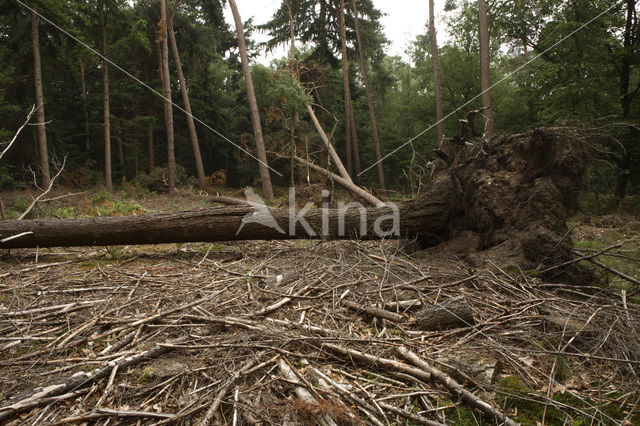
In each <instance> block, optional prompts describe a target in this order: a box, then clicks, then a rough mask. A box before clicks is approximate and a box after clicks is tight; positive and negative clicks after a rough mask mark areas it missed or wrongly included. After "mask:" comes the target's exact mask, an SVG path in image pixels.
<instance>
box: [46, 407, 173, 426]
mask: <svg viewBox="0 0 640 426" xmlns="http://www.w3.org/2000/svg"><path fill="white" fill-rule="evenodd" d="M104 417H120V418H148V419H173V418H174V417H175V415H174V414H167V413H154V412H152V411H135V410H111V409H108V408H100V409H98V410H97V412H95V413H88V414H83V415H79V416H71V417H65V418H64V419H62V420H60V421H58V422H55V423H50V424H49V426H58V425H66V424H69V423H84V422H86V421H88V420H95V419H101V418H104Z"/></svg>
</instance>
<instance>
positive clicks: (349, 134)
mask: <svg viewBox="0 0 640 426" xmlns="http://www.w3.org/2000/svg"><path fill="white" fill-rule="evenodd" d="M344 12H345V11H344V0H340V10H339V11H338V13H340V16H339V20H340V42H341V44H342V82H343V85H344V121H345V141H346V148H347V149H346V155H347V171H348V172H349V175H350V176H353V162H352V158H355V156H356V154H357V152H353V141H352V138H353V134H354V132H353V131H352V129H351V126H352V125H353V122H352V120H351V115H352V110H351V89H350V87H349V60H348V59H347V30H346V24H345V22H344Z"/></svg>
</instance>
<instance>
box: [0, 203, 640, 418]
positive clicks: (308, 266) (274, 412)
mask: <svg viewBox="0 0 640 426" xmlns="http://www.w3.org/2000/svg"><path fill="white" fill-rule="evenodd" d="M56 195H63V192H60V193H59V194H53V195H51V197H55V196H56ZM51 197H50V198H51ZM0 198H2V199H3V200H4V204H5V211H6V212H7V215H8V216H11V215H12V214H13V213H15V211H17V210H19V208H20V206H21V205H22V204H24V200H20V194H19V193H4V194H0ZM209 206H211V203H210V202H208V200H207V196H206V195H204V194H200V193H197V192H188V191H187V192H182V193H180V194H179V195H178V196H177V197H176V198H174V199H172V200H167V198H165V197H163V196H157V195H152V194H139V193H138V194H135V193H122V194H120V195H119V196H117V197H110V196H108V195H105V194H104V193H100V192H96V191H93V192H91V193H82V194H78V195H76V196H73V197H66V198H61V199H58V200H54V201H51V202H49V203H48V204H47V205H46V206H45V207H43V208H42V210H40V211H39V212H38V214H40V215H46V216H49V217H55V216H59V217H63V216H64V217H68V216H75V215H78V214H117V213H119V212H121V213H137V214H139V213H140V212H144V211H147V212H155V211H167V210H187V209H199V208H206V207H209ZM12 209H14V210H15V211H12ZM570 225H571V228H572V235H571V237H572V239H573V241H574V247H575V250H576V253H579V255H581V256H587V255H590V254H598V253H599V252H601V251H603V250H604V249H607V248H609V247H611V246H614V245H618V244H620V245H619V246H618V247H615V248H613V249H610V250H608V251H606V252H605V253H603V254H599V255H598V256H597V257H593V258H592V260H595V261H596V262H600V263H601V265H597V264H593V263H590V261H588V260H585V261H582V262H580V264H584V267H585V268H590V269H591V271H592V272H593V274H592V276H593V277H594V278H593V281H592V282H581V283H575V282H573V283H563V282H553V283H552V282H546V281H543V280H541V279H540V278H539V273H538V271H535V270H533V271H522V270H520V269H518V268H517V267H515V266H513V265H506V264H503V263H502V262H501V259H499V258H494V259H485V262H484V264H482V265H478V264H477V263H473V265H475V266H472V263H470V262H468V261H467V258H466V255H467V254H468V253H467V252H468V248H467V247H464V243H459V244H455V243H451V242H450V243H447V244H444V245H442V246H440V247H435V248H431V249H429V250H425V251H415V250H412V247H413V244H411V242H407V241H402V240H401V241H382V242H375V241H306V240H300V241H271V242H264V241H254V242H232V243H225V244H220V243H214V244H211V243H193V244H159V245H154V246H126V247H106V248H105V247H92V248H54V249H40V250H33V249H29V250H27V249H23V250H11V251H7V250H5V251H4V252H3V253H0V371H1V372H2V374H1V376H0V401H1V402H0V424H1V423H3V422H6V423H7V424H23V423H24V424H26V423H28V424H68V423H78V424H80V423H85V424H86V423H89V424H102V425H106V424H113V423H117V424H164V423H173V424H197V423H198V422H200V421H203V420H204V419H205V418H206V419H213V421H215V422H218V423H219V424H227V423H228V424H234V425H235V424H263V425H271V424H273V425H283V424H288V425H294V424H301V425H302V424H304V425H307V424H327V425H332V424H381V425H390V424H435V423H444V424H460V425H472V424H495V423H496V421H495V419H492V418H491V417H490V416H487V415H486V414H483V413H481V412H480V411H478V410H477V409H472V408H471V407H470V405H469V402H470V401H471V400H472V399H473V398H469V394H467V396H465V397H464V398H461V393H460V392H469V393H470V394H472V396H474V398H475V400H476V401H478V400H482V401H485V402H487V403H489V404H490V405H491V406H493V407H494V408H495V410H497V411H500V412H502V413H504V414H506V415H508V416H509V417H511V418H512V419H514V420H515V421H517V422H520V423H523V424H537V423H539V422H543V423H546V424H566V423H572V424H627V425H633V424H640V391H639V389H640V377H639V376H640V286H638V285H637V282H638V280H640V247H639V245H638V240H637V237H638V235H640V220H639V219H638V218H637V217H632V216H620V215H614V216H606V217H589V216H586V215H581V216H579V217H575V218H573V220H572V222H571V224H570ZM602 265H604V266H605V267H608V268H612V270H613V271H617V272H611V271H610V270H606V269H604V268H603V267H602ZM620 274H624V275H625V276H626V277H627V279H624V278H621V277H620ZM629 279H631V281H630V280H629ZM633 280H635V282H636V283H633V282H632V281H633ZM458 296H464V298H465V300H466V303H467V304H468V307H469V308H470V310H471V311H472V314H473V321H468V322H467V324H466V325H465V326H462V327H458V328H455V329H449V330H440V331H438V330H435V331H426V330H421V329H420V326H419V321H416V318H418V317H419V312H420V310H421V309H423V308H424V307H426V306H430V305H434V304H437V303H439V302H442V301H443V300H447V299H451V298H454V297H458ZM383 317H384V318H383ZM406 350H408V351H410V352H412V353H413V354H415V355H417V356H418V357H419V359H421V360H422V361H423V362H425V363H428V364H429V366H425V365H424V364H420V363H419V362H418V363H416V362H415V359H414V360H413V361H411V357H410V356H407V355H406V353H407V352H406ZM403 353H404V355H402V354H403ZM416 370H417V371H416ZM425 371H428V372H430V373H434V372H435V374H431V380H428V379H429V377H428V374H427V375H425ZM438 371H440V372H442V374H443V375H446V376H448V377H449V378H451V379H453V380H455V381H456V382H457V383H458V384H459V385H460V387H458V388H455V389H454V387H452V385H451V381H448V382H447V381H442V380H440V381H439V380H438V377H437V372H438ZM420 372H422V373H420ZM54 384H60V386H58V387H52V386H51V385H54ZM47 386H48V388H46V389H45V390H42V389H40V390H39V391H40V393H39V394H38V388H39V387H47ZM456 389H457V390H456ZM34 390H35V392H34ZM461 390H462V391H461ZM7 406H10V408H7Z"/></svg>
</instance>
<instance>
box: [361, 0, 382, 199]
mask: <svg viewBox="0 0 640 426" xmlns="http://www.w3.org/2000/svg"><path fill="white" fill-rule="evenodd" d="M352 2H353V17H354V19H355V23H356V38H357V40H358V53H359V54H360V66H361V68H362V79H363V80H364V90H365V93H366V95H367V105H368V107H369V119H370V120H371V132H372V134H373V146H374V149H375V152H376V162H377V163H378V164H377V169H378V185H379V186H380V189H381V190H382V191H386V190H387V189H386V185H385V181H384V167H383V165H382V152H381V150H380V138H379V136H378V124H377V121H376V113H375V110H374V109H373V97H372V96H371V87H370V86H369V76H368V74H367V60H366V58H365V57H364V49H363V47H362V39H361V37H360V23H359V19H358V6H357V5H356V0H352Z"/></svg>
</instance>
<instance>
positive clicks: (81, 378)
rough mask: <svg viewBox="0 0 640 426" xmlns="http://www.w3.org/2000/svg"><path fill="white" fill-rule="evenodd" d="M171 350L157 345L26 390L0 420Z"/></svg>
mask: <svg viewBox="0 0 640 426" xmlns="http://www.w3.org/2000/svg"><path fill="white" fill-rule="evenodd" d="M185 340H186V338H180V339H177V340H175V341H173V342H172V343H180V342H184V341H185ZM169 351H171V348H168V347H162V346H156V347H155V348H153V349H150V350H147V351H144V352H141V353H139V354H138V355H134V356H131V357H127V358H121V359H119V360H116V361H111V362H109V363H108V364H107V365H105V366H103V367H99V368H96V369H95V370H93V371H90V372H88V373H86V372H83V371H81V372H78V373H76V374H74V375H72V376H70V377H68V378H66V379H64V380H62V381H59V382H57V383H54V384H51V385H49V386H46V387H43V388H42V387H40V388H36V389H33V390H30V391H28V392H25V393H23V394H21V395H18V396H16V397H14V398H12V399H11V402H10V403H9V404H8V405H4V406H2V407H0V421H3V420H6V419H9V418H11V417H13V416H15V415H16V414H18V413H21V412H23V411H26V410H29V409H31V408H34V407H37V406H38V405H41V404H43V403H46V402H47V401H48V400H49V398H50V397H58V396H60V395H63V394H65V393H67V392H69V391H71V390H73V391H75V390H77V389H80V388H83V387H85V386H88V385H89V384H91V383H93V382H95V381H97V380H100V379H102V378H105V377H107V376H108V375H109V374H110V373H111V372H112V371H113V368H114V367H115V366H116V365H117V366H118V367H119V368H130V367H133V366H135V365H138V364H140V363H141V362H143V361H146V360H148V359H151V358H156V357H158V356H160V355H162V354H164V353H167V352H169Z"/></svg>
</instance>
